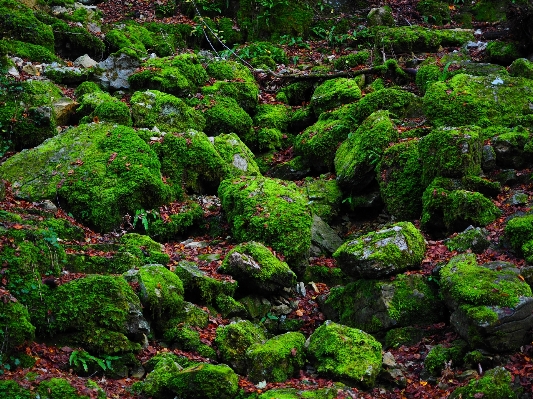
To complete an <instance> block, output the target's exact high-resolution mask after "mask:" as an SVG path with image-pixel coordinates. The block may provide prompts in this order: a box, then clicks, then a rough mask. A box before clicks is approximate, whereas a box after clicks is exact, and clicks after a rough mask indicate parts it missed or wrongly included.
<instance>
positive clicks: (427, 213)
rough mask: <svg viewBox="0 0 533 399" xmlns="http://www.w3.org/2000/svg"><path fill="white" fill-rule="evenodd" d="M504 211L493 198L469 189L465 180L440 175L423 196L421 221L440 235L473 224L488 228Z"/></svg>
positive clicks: (422, 225) (426, 227) (424, 226)
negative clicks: (494, 202)
mask: <svg viewBox="0 0 533 399" xmlns="http://www.w3.org/2000/svg"><path fill="white" fill-rule="evenodd" d="M500 214H501V212H500V210H499V209H498V207H496V205H494V204H493V203H492V201H491V200H490V199H489V198H487V197H485V196H484V195H483V194H481V193H480V192H477V191H470V190H466V189H465V188H464V184H463V182H462V181H461V180H456V179H449V178H445V177H437V178H435V179H434V180H433V182H432V183H431V184H430V185H429V186H428V187H427V188H426V190H425V191H424V194H423V195H422V218H421V220H420V223H421V227H422V229H423V230H425V231H429V232H431V233H432V234H434V235H436V236H438V235H442V234H446V233H453V232H457V231H462V230H464V229H465V228H466V227H468V226H470V225H473V226H481V227H484V226H486V225H487V224H489V223H492V222H493V221H494V220H496V218H497V217H498V216H500Z"/></svg>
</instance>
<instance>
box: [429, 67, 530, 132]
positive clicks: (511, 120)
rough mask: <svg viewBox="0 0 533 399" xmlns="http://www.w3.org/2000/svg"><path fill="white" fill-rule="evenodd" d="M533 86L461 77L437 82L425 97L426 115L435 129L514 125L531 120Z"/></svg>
mask: <svg viewBox="0 0 533 399" xmlns="http://www.w3.org/2000/svg"><path fill="white" fill-rule="evenodd" d="M530 100H533V83H532V82H531V81H529V80H527V79H524V78H513V77H506V76H498V75H491V76H471V75H466V74H459V75H456V76H454V77H453V78H452V79H450V80H449V81H447V82H435V83H434V84H432V85H431V86H430V87H429V88H428V90H427V91H426V94H425V96H424V112H425V114H426V115H427V116H428V118H429V119H430V120H431V122H432V123H433V124H434V125H436V126H463V125H468V124H471V125H477V126H481V127H487V126H490V125H501V126H511V125H516V124H520V123H521V121H524V122H525V121H528V119H527V118H526V116H527V115H529V114H530V113H531V110H530V109H529V105H528V104H529V102H530Z"/></svg>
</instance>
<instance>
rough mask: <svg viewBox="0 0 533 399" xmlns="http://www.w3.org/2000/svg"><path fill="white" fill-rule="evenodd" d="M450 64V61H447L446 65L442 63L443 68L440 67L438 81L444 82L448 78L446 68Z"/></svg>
mask: <svg viewBox="0 0 533 399" xmlns="http://www.w3.org/2000/svg"><path fill="white" fill-rule="evenodd" d="M451 64H452V61H450V62H448V63H447V64H446V65H444V68H442V72H441V73H440V75H439V82H444V81H445V80H446V79H448V78H449V76H450V74H449V72H448V70H449V69H450V65H451Z"/></svg>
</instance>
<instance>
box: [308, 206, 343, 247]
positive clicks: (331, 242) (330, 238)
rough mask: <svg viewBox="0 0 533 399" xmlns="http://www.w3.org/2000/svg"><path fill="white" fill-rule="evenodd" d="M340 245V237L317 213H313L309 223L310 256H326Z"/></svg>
mask: <svg viewBox="0 0 533 399" xmlns="http://www.w3.org/2000/svg"><path fill="white" fill-rule="evenodd" d="M341 245H342V239H341V238H340V237H339V235H338V234H337V233H336V232H335V230H333V229H332V228H331V227H330V226H329V225H328V224H327V223H325V222H324V221H323V220H322V219H321V218H319V217H318V216H317V215H313V224H312V225H311V251H310V254H311V256H320V255H321V254H327V255H328V256H329V255H331V254H332V253H333V252H335V251H336V250H337V249H338V248H339V247H340V246H341Z"/></svg>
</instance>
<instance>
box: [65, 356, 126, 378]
mask: <svg viewBox="0 0 533 399" xmlns="http://www.w3.org/2000/svg"><path fill="white" fill-rule="evenodd" d="M118 359H120V356H109V355H105V356H104V357H103V358H102V359H101V358H99V357H96V356H93V355H91V354H89V352H87V351H84V350H75V351H72V353H71V354H70V357H69V359H68V362H69V364H70V365H73V366H75V367H79V366H82V367H83V370H85V372H86V373H87V372H88V371H89V364H90V363H91V362H93V363H96V364H98V366H100V368H101V369H102V370H104V371H106V370H113V364H112V362H113V360H118Z"/></svg>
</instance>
